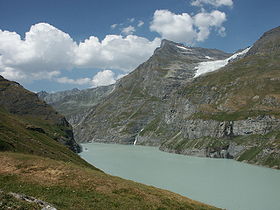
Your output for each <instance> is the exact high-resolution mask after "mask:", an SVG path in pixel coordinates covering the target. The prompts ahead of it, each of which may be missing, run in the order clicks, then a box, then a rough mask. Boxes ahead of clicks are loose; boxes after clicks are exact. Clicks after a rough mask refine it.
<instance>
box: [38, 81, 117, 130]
mask: <svg viewBox="0 0 280 210" xmlns="http://www.w3.org/2000/svg"><path fill="white" fill-rule="evenodd" d="M113 89H114V85H109V86H102V87H97V88H90V89H85V90H79V89H77V88H75V89H72V90H66V91H60V92H56V93H47V92H45V91H41V92H39V93H37V95H38V97H39V98H40V99H42V100H44V101H45V102H47V103H48V104H50V105H51V106H53V107H54V108H55V109H56V110H57V111H58V112H59V113H61V114H63V115H64V116H65V117H66V119H67V120H68V122H69V123H70V124H71V125H72V126H73V128H74V129H75V127H76V126H77V125H78V124H79V122H80V121H81V120H82V119H83V118H84V117H85V116H86V115H87V113H88V110H89V109H90V108H92V107H93V106H95V105H96V104H98V103H99V102H101V100H102V99H103V98H105V97H106V96H107V95H109V94H110V93H111V92H112V91H113Z"/></svg>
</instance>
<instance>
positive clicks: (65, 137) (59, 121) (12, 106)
mask: <svg viewBox="0 0 280 210" xmlns="http://www.w3.org/2000/svg"><path fill="white" fill-rule="evenodd" d="M0 108H1V109H4V110H5V111H6V112H8V113H11V114H13V115H15V116H19V117H23V118H25V119H26V125H25V127H26V129H28V130H33V131H37V132H39V133H45V134H47V135H50V136H51V137H52V138H53V139H55V140H56V141H58V142H61V143H62V144H64V145H66V146H67V147H69V148H70V149H71V150H73V151H74V152H79V151H80V147H79V145H78V144H77V143H76V142H75V140H74V138H73V132H72V127H71V125H70V124H69V123H68V122H67V120H66V119H65V118H64V117H63V116H62V115H60V114H58V113H57V112H56V111H55V110H54V109H53V108H52V107H51V106H50V105H48V104H46V103H45V102H43V101H41V100H40V99H39V98H38V97H37V95H36V94H34V93H32V92H30V91H28V90H26V89H24V88H23V87H22V86H21V85H20V84H18V83H16V82H12V81H9V80H6V79H4V78H3V77H1V76H0ZM35 121H36V122H35ZM33 122H34V123H33ZM39 122H40V123H39ZM39 124H42V125H48V126H53V128H57V130H58V131H57V132H56V133H48V131H47V130H44V128H42V127H40V125H39ZM43 127H44V126H43ZM46 127H47V126H46Z"/></svg>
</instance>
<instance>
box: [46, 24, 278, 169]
mask: <svg viewBox="0 0 280 210" xmlns="http://www.w3.org/2000/svg"><path fill="white" fill-rule="evenodd" d="M279 46H280V27H277V28H275V29H272V30H270V31H268V32H266V33H264V35H263V36H262V37H261V38H260V39H259V40H258V41H257V42H256V43H255V44H254V45H253V46H252V47H248V48H245V49H243V50H239V51H238V52H236V53H234V54H228V53H225V52H222V51H220V50H216V49H204V48H195V47H187V46H184V45H182V44H178V43H174V42H172V41H168V40H163V41H162V43H161V46H160V47H159V48H157V49H156V50H155V52H154V54H153V55H152V56H151V58H150V59H148V60H147V61H146V62H144V63H143V64H141V65H140V66H139V67H138V68H136V69H135V70H134V71H132V72H131V73H130V74H128V75H127V76H125V77H123V78H122V79H120V80H119V81H117V83H116V84H115V85H114V88H111V89H110V91H108V92H106V93H105V92H104V94H103V95H102V94H100V95H99V97H97V99H98V101H97V102H96V103H95V102H94V105H93V106H91V107H88V109H87V110H88V111H87V112H86V113H85V114H82V113H81V115H79V116H80V117H79V120H78V123H74V134H75V139H76V140H77V141H78V142H91V141H95V142H106V143H121V144H141V145H152V146H159V148H160V149H161V150H163V151H167V152H174V153H179V154H186V155H196V156H202V157H215V158H234V159H236V160H238V161H245V162H248V163H252V164H259V165H264V166H267V167H273V168H280V133H279V128H280V119H279V118H280V116H279V113H280V112H279V111H280V110H279V108H280V106H279V105H280V89H279V87H280V84H279V82H280V79H279V78H280V71H279V67H280V59H279V54H280V47H279ZM103 88H104V87H103ZM97 90H98V89H91V90H88V91H93V92H95V91H97ZM103 96H104V97H103ZM68 97H69V98H68V99H67V100H68V101H72V100H73V101H75V99H74V98H73V97H72V96H71V95H69V96H68ZM75 97H76V96H75ZM42 98H43V99H44V97H42ZM85 98H88V97H85ZM76 101H77V100H76ZM59 103H61V102H59ZM59 103H57V104H59ZM79 103H81V102H79ZM57 104H56V105H54V106H55V107H56V109H57V110H59V109H61V110H62V109H63V106H60V105H57ZM79 109H80V108H79V107H75V110H76V111H77V110H79ZM66 112H67V111H66ZM66 112H64V114H65V115H68V113H66ZM74 116H75V115H74ZM68 118H69V119H70V118H71V113H70V116H69V115H68Z"/></svg>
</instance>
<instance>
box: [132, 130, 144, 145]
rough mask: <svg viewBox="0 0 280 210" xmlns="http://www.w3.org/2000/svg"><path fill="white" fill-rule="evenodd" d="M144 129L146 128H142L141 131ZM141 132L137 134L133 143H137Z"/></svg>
mask: <svg viewBox="0 0 280 210" xmlns="http://www.w3.org/2000/svg"><path fill="white" fill-rule="evenodd" d="M143 130H144V128H142V129H141V131H140V132H139V133H141V132H142V131H143ZM139 133H138V134H137V136H136V137H135V140H134V142H133V145H136V143H137V140H138V137H139Z"/></svg>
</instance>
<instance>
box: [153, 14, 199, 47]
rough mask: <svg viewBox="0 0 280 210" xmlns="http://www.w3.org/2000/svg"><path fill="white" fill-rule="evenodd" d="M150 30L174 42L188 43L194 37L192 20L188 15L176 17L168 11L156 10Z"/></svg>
mask: <svg viewBox="0 0 280 210" xmlns="http://www.w3.org/2000/svg"><path fill="white" fill-rule="evenodd" d="M150 30H151V31H155V32H157V33H159V34H160V35H161V36H162V37H163V38H165V39H170V40H173V41H176V42H182V41H183V42H188V43H190V42H193V40H194V39H195V37H196V32H195V31H194V28H193V19H192V17H191V16H190V15H189V14H188V13H182V14H179V15H176V14H174V13H172V12H170V11H168V10H156V11H155V13H154V17H153V21H152V23H151V25H150Z"/></svg>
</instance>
